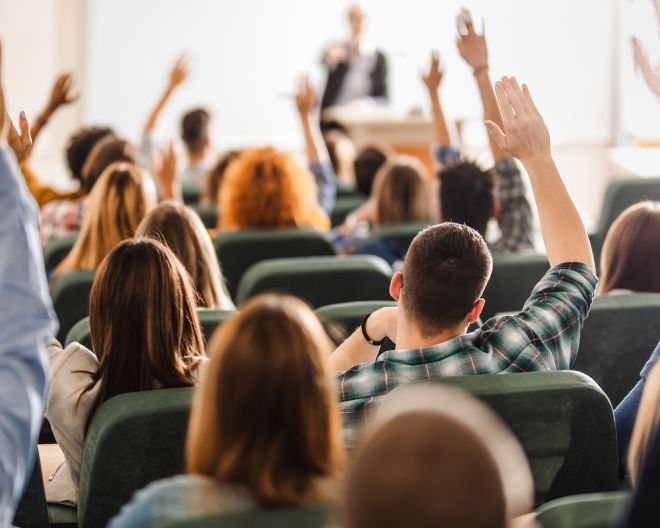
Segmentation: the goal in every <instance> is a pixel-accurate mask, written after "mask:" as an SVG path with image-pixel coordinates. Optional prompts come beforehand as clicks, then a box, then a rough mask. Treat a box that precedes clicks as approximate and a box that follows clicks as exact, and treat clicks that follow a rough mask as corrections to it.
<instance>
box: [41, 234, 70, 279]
mask: <svg viewBox="0 0 660 528" xmlns="http://www.w3.org/2000/svg"><path fill="white" fill-rule="evenodd" d="M77 239H78V237H77V236H73V237H68V238H61V239H59V240H53V241H52V242H49V243H48V244H47V245H46V247H45V248H44V266H45V267H46V271H53V270H54V269H55V268H56V267H57V266H58V265H59V263H60V262H62V261H63V260H64V258H65V257H66V256H67V255H68V254H69V252H70V251H71V249H73V246H74V245H75V243H76V240H77Z"/></svg>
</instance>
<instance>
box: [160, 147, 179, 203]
mask: <svg viewBox="0 0 660 528" xmlns="http://www.w3.org/2000/svg"><path fill="white" fill-rule="evenodd" d="M155 172H156V177H157V178H158V183H159V184H160V188H161V191H162V193H163V198H165V199H166V200H171V199H177V198H179V197H180V195H181V192H180V191H181V189H180V187H181V186H180V182H179V179H178V173H177V153H176V149H175V148H174V143H173V142H171V143H170V144H169V146H168V147H167V148H166V149H164V150H163V151H162V153H161V159H160V163H159V164H158V167H157V168H156V169H155Z"/></svg>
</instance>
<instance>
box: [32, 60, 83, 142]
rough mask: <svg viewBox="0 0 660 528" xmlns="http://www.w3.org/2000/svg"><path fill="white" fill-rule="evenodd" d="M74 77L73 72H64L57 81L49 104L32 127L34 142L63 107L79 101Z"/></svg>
mask: <svg viewBox="0 0 660 528" xmlns="http://www.w3.org/2000/svg"><path fill="white" fill-rule="evenodd" d="M73 83H74V80H73V75H72V74H71V72H64V73H62V74H60V75H59V76H58V77H57V79H55V84H53V88H52V90H51V92H50V99H49V100H48V104H47V105H46V107H45V108H44V109H43V110H42V111H41V113H40V114H39V116H38V117H37V119H36V120H35V122H34V124H33V125H32V142H35V141H36V140H37V137H38V136H39V134H40V133H41V131H42V130H43V128H44V126H45V125H46V123H48V120H49V119H50V118H51V117H52V116H53V114H54V113H55V112H56V111H57V109H58V108H60V107H61V106H65V105H68V104H71V103H73V102H75V101H77V100H78V97H80V94H75V95H74V94H73V93H72V92H73Z"/></svg>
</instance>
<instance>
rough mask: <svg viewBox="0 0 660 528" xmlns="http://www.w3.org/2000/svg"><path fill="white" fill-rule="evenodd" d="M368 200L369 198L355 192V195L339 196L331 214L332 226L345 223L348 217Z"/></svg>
mask: <svg viewBox="0 0 660 528" xmlns="http://www.w3.org/2000/svg"><path fill="white" fill-rule="evenodd" d="M366 201H367V199H366V198H365V197H364V196H361V195H359V194H354V195H353V196H337V200H336V201H335V206H334V207H333V209H332V213H331V214H330V222H331V224H332V227H336V226H338V225H341V224H343V223H344V220H346V217H347V216H348V215H349V214H351V213H352V212H353V211H355V209H357V208H358V207H360V206H361V205H362V204H363V203H364V202H366Z"/></svg>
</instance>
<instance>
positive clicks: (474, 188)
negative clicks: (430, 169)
mask: <svg viewBox="0 0 660 528" xmlns="http://www.w3.org/2000/svg"><path fill="white" fill-rule="evenodd" d="M439 178H440V205H441V207H442V216H443V220H445V221H447V222H456V223H458V224H465V225H468V226H470V227H471V228H473V229H476V230H477V231H478V232H479V233H481V235H482V236H483V235H484V234H485V233H486V226H487V225H488V219H489V218H490V217H491V216H492V214H493V206H494V203H495V199H494V191H493V175H492V174H491V173H490V172H489V171H484V170H482V169H481V168H480V167H479V166H478V165H477V164H476V163H473V162H470V161H461V162H458V163H454V164H452V165H449V166H448V167H446V168H444V169H443V170H441V171H440V173H439Z"/></svg>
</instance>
